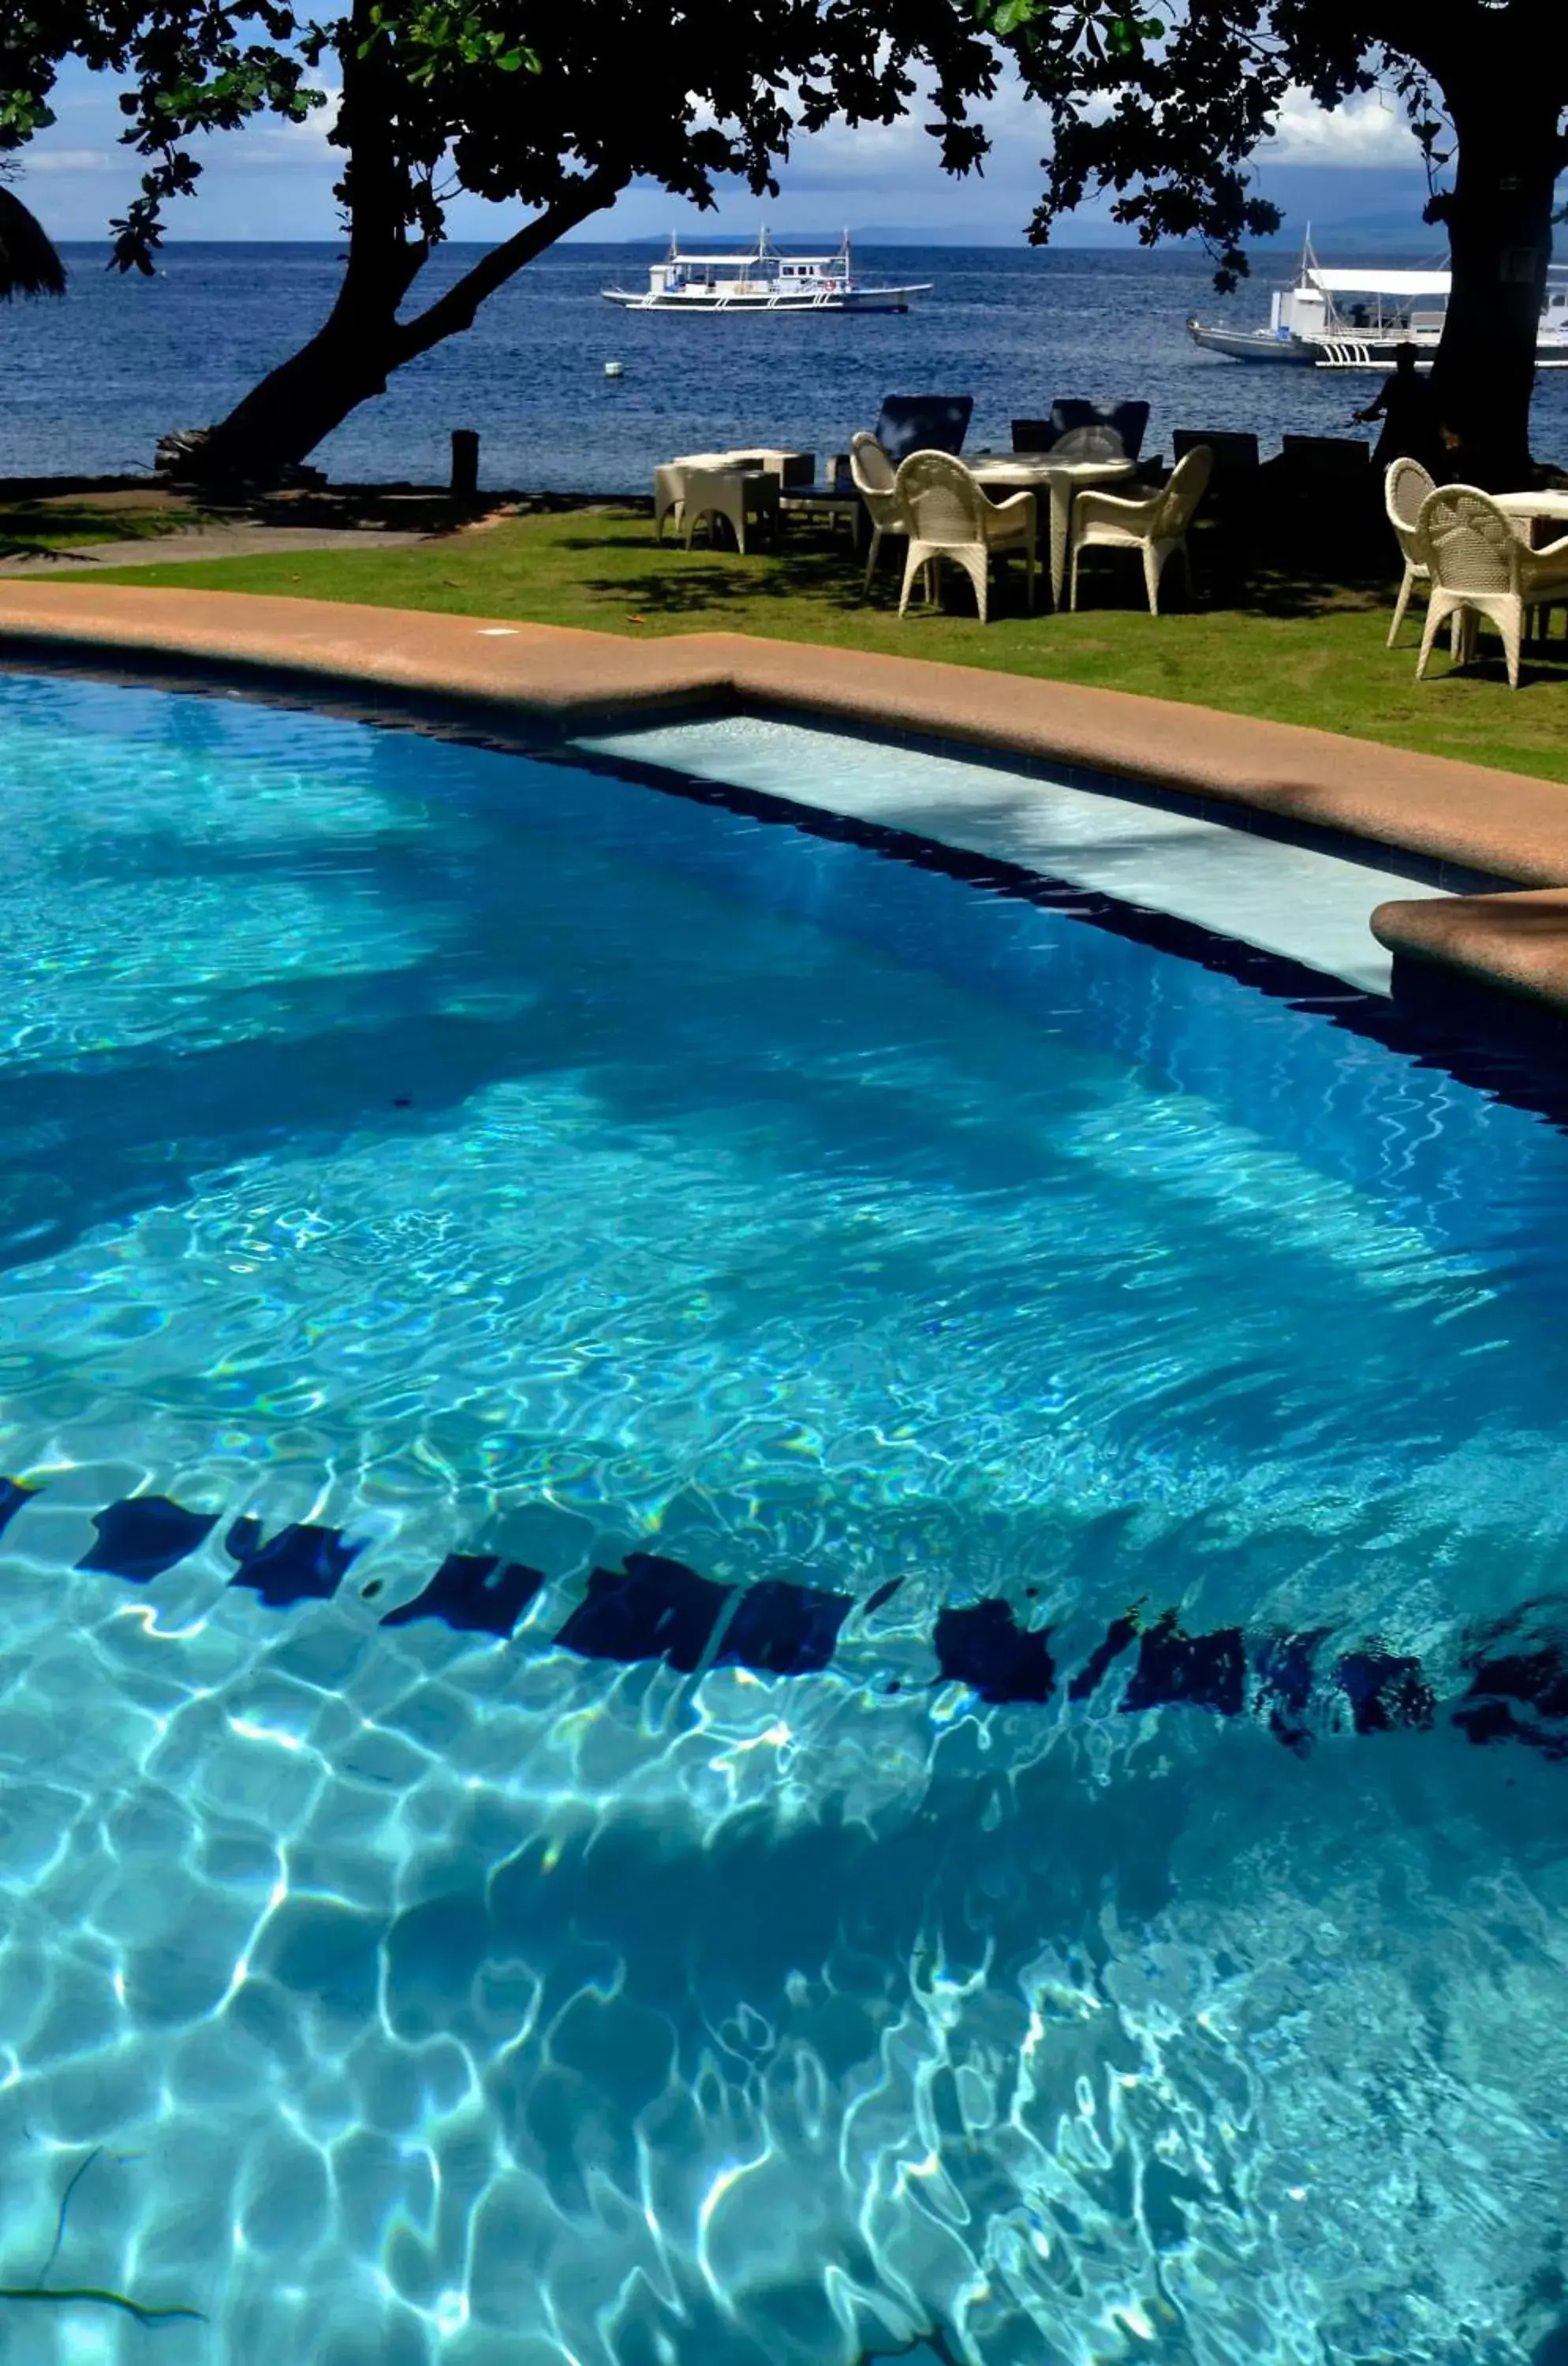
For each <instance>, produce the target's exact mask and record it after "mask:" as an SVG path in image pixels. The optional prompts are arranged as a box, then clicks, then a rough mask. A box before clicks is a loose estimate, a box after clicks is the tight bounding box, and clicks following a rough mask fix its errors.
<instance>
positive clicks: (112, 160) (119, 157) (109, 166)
mask: <svg viewBox="0 0 1568 2366" xmlns="http://www.w3.org/2000/svg"><path fill="white" fill-rule="evenodd" d="M23 163H24V165H25V169H26V170H27V172H28V174H29V175H30V174H33V173H121V172H123V171H124V170H125V169H126V152H125V150H124V149H123V148H46V147H44V145H43V143H42V142H41V141H39V145H38V146H37V147H36V148H30V149H28V150H27V151H26V152H25V154H24V157H23Z"/></svg>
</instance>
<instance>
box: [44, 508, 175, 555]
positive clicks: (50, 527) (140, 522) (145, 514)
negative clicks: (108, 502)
mask: <svg viewBox="0 0 1568 2366" xmlns="http://www.w3.org/2000/svg"><path fill="white" fill-rule="evenodd" d="M187 523H189V520H188V517H187V514H186V512H184V511H183V510H102V509H97V508H96V507H95V506H94V505H93V504H92V503H91V502H90V501H83V502H76V501H30V502H18V503H17V504H15V505H13V506H10V507H7V508H6V509H4V510H0V558H53V557H54V556H55V555H56V554H57V553H58V552H59V551H60V550H62V548H63V549H69V548H70V547H71V546H72V545H73V544H86V543H98V542H127V543H135V542H144V541H146V540H147V539H148V537H149V536H150V535H161V534H167V533H169V532H170V531H171V529H172V528H174V527H175V526H177V525H183V524H187Z"/></svg>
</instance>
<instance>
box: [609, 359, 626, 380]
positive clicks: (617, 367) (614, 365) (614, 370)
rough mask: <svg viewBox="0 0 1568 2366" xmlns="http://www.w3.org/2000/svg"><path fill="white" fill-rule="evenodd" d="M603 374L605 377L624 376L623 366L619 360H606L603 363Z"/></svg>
mask: <svg viewBox="0 0 1568 2366" xmlns="http://www.w3.org/2000/svg"><path fill="white" fill-rule="evenodd" d="M604 375H605V377H624V376H625V369H624V366H623V365H622V364H621V363H620V362H606V363H605V365H604Z"/></svg>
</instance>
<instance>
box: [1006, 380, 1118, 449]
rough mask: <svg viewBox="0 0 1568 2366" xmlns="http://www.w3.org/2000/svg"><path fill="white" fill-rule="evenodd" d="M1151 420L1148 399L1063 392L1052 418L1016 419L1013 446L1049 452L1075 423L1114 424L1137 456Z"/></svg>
mask: <svg viewBox="0 0 1568 2366" xmlns="http://www.w3.org/2000/svg"><path fill="white" fill-rule="evenodd" d="M1148 424H1149V406H1148V404H1147V403H1146V402H1085V401H1083V400H1080V399H1079V398H1078V397H1077V395H1063V396H1062V397H1060V398H1059V399H1058V400H1056V401H1055V402H1054V403H1053V404H1052V405H1051V416H1050V418H1049V419H1015V420H1014V421H1013V423H1012V448H1013V450H1014V451H1015V452H1049V451H1050V450H1051V449H1052V447H1053V446H1054V445H1055V444H1056V443H1057V442H1058V441H1059V440H1060V438H1061V437H1062V436H1064V435H1066V434H1070V433H1071V431H1072V429H1073V428H1075V427H1110V428H1113V429H1114V430H1115V432H1116V434H1118V435H1119V436H1120V437H1121V439H1122V450H1123V452H1125V454H1126V455H1127V457H1128V459H1129V460H1135V459H1136V458H1137V456H1138V455H1139V453H1140V452H1141V451H1142V450H1143V446H1144V436H1145V434H1146V432H1147V429H1148Z"/></svg>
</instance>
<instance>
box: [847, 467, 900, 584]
mask: <svg viewBox="0 0 1568 2366" xmlns="http://www.w3.org/2000/svg"><path fill="white" fill-rule="evenodd" d="M850 480H851V482H852V484H853V486H854V489H855V490H856V492H857V493H858V494H859V495H860V497H861V499H862V501H863V502H864V503H865V513H866V515H867V517H869V518H870V520H871V549H870V552H869V553H868V555H867V558H866V562H865V581H864V583H863V585H862V587H861V597H862V598H864V597H865V595H866V593H867V592H869V591H870V590H871V579H872V575H873V572H874V569H875V567H876V559H877V554H878V552H879V551H880V550H881V548H882V537H883V535H885V534H908V531H909V521H908V518H907V517H906V516H905V514H904V512H903V508H902V506H901V504H900V502H899V500H898V490H897V488H898V472H897V469H896V468H895V467H894V466H893V463H892V461H891V460H890V459H889V458H888V456H887V455H886V452H885V451H884V450H883V448H882V445H880V444H879V443H878V442H877V440H876V438H875V436H874V435H872V434H868V433H867V432H866V431H865V430H864V429H862V431H861V433H860V434H858V435H852V436H851V438H850Z"/></svg>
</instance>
